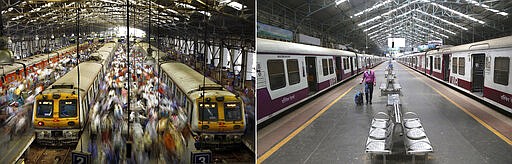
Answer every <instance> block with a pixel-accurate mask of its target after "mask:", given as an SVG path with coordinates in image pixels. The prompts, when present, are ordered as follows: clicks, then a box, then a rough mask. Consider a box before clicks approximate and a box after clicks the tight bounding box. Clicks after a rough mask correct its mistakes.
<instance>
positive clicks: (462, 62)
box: [459, 57, 466, 75]
mask: <svg viewBox="0 0 512 164" xmlns="http://www.w3.org/2000/svg"><path fill="white" fill-rule="evenodd" d="M465 74H466V59H465V58H464V57H459V75H465Z"/></svg>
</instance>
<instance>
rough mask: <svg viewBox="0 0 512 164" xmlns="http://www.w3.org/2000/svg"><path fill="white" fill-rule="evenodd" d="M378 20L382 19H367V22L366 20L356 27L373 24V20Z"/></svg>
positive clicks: (378, 17)
mask: <svg viewBox="0 0 512 164" xmlns="http://www.w3.org/2000/svg"><path fill="white" fill-rule="evenodd" d="M380 18H382V17H381V16H377V17H374V18H372V19H369V20H367V21H364V22H362V23H359V24H358V26H364V25H365V24H368V23H370V22H373V21H375V20H377V19H380Z"/></svg>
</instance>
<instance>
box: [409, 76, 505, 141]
mask: <svg viewBox="0 0 512 164" xmlns="http://www.w3.org/2000/svg"><path fill="white" fill-rule="evenodd" d="M405 68H406V70H407V72H409V73H410V74H411V75H413V76H415V77H417V78H419V76H416V75H415V74H414V73H413V72H411V69H410V68H409V67H405ZM420 80H421V81H423V83H425V84H426V85H427V86H429V87H430V88H432V89H433V90H434V91H436V92H437V93H438V94H439V95H441V96H443V97H444V98H445V99H446V100H448V101H450V102H451V103H452V104H454V105H455V106H457V107H459V108H460V109H461V110H462V111H464V112H465V113H466V114H468V115H469V116H471V117H473V119H475V120H476V121H477V122H478V123H480V124H482V125H483V126H484V127H485V128H487V129H489V130H490V131H491V132H493V133H494V134H496V136H498V137H499V138H501V139H502V140H503V141H505V142H506V143H508V144H509V145H512V141H511V140H510V139H508V138H507V137H505V136H504V135H503V134H501V133H500V132H498V131H497V130H496V129H494V128H493V127H491V126H490V125H489V124H487V123H485V122H484V121H482V120H481V119H480V118H478V117H477V116H475V115H474V114H473V113H471V112H469V111H468V110H467V109H466V108H464V107H462V106H460V105H459V104H457V103H456V102H455V101H453V100H452V99H450V98H448V96H446V95H444V94H443V93H441V92H440V91H439V90H437V89H436V88H434V87H433V86H432V85H430V84H428V83H427V82H426V81H424V80H423V79H420Z"/></svg>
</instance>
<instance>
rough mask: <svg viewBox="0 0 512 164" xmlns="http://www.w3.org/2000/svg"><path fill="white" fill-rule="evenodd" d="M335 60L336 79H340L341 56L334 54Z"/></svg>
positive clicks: (341, 71)
mask: <svg viewBox="0 0 512 164" xmlns="http://www.w3.org/2000/svg"><path fill="white" fill-rule="evenodd" d="M334 60H335V63H336V64H335V65H336V79H337V80H338V81H341V79H342V78H341V76H342V75H343V69H342V68H341V57H340V56H336V57H335V58H334Z"/></svg>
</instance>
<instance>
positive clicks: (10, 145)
mask: <svg viewBox="0 0 512 164" xmlns="http://www.w3.org/2000/svg"><path fill="white" fill-rule="evenodd" d="M11 137H12V139H11ZM35 138H36V136H35V135H34V132H33V131H32V130H29V131H26V132H24V133H23V134H19V135H13V136H10V135H9V134H7V133H2V134H0V145H2V147H3V149H0V154H1V155H0V163H17V162H18V160H19V159H20V158H21V157H22V156H23V155H24V154H25V152H26V150H27V149H28V148H29V147H30V144H32V142H33V141H34V139H35Z"/></svg>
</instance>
